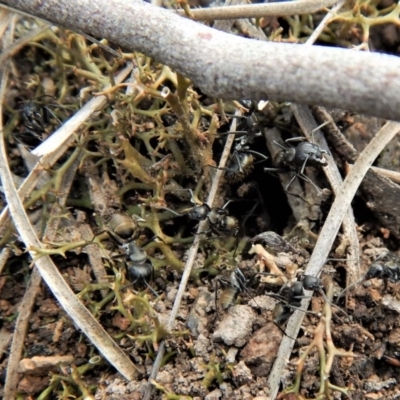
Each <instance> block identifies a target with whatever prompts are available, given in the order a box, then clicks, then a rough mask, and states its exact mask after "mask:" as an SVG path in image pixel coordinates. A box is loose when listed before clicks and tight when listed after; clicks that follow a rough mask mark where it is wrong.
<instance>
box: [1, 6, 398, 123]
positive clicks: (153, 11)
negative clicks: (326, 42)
mask: <svg viewBox="0 0 400 400" xmlns="http://www.w3.org/2000/svg"><path fill="white" fill-rule="evenodd" d="M0 4H4V5H8V6H10V7H14V8H15V9H18V10H21V11H24V12H27V13H30V14H32V15H35V16H37V17H40V18H44V19H47V20H48V21H51V22H52V23H55V24H58V25H60V26H65V27H68V28H70V29H78V30H81V31H84V32H86V33H88V34H91V35H92V36H95V37H106V38H107V39H109V40H111V41H113V42H115V43H116V44H118V45H119V46H121V47H124V48H128V49H132V50H137V51H140V52H143V53H145V54H146V55H147V56H150V57H153V58H155V59H156V60H158V61H160V62H162V63H164V64H167V65H169V66H170V67H172V68H174V69H175V70H176V71H177V72H179V73H180V74H182V75H183V76H186V77H188V78H190V79H191V80H192V81H193V83H194V84H195V85H196V86H198V87H199V88H200V89H201V90H202V91H203V92H204V93H207V94H208V95H211V96H214V97H218V98H230V99H234V98H236V99H240V98H252V99H265V98H268V99H269V100H274V101H292V102H296V103H305V104H317V105H323V106H326V107H331V108H344V109H348V110H350V111H355V112H359V113H364V114H372V115H376V116H379V117H382V118H387V119H392V120H400V99H399V96H398V93H399V91H400V60H399V59H398V58H397V57H393V56H389V55H384V54H378V53H374V54H372V53H365V52H354V51H350V50H345V49H339V48H327V47H318V46H301V45H298V44H287V43H271V42H261V41H256V40H249V39H245V38H240V37H235V36H233V35H230V34H227V33H224V32H219V31H216V30H215V29H212V28H209V27H207V26H204V25H201V24H199V23H197V22H194V21H191V20H188V19H186V18H182V17H180V16H178V15H176V14H174V13H171V12H170V11H168V10H164V9H160V8H157V7H154V6H152V5H150V4H147V3H145V2H142V1H139V0H129V1H126V0H109V1H107V2H106V1H104V0H92V1H91V2H84V3H82V2H79V1H78V0H68V1H67V0H62V1H61V0H43V1H41V6H40V7H38V6H37V2H36V1H35V0H0ZM165 32H168V35H165ZM277 66H278V67H277ZM371 71H373V73H372V72H371ZM232 82H234V83H235V84H234V85H233V84H232Z"/></svg>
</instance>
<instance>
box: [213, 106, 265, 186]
mask: <svg viewBox="0 0 400 400" xmlns="http://www.w3.org/2000/svg"><path fill="white" fill-rule="evenodd" d="M233 118H245V121H244V123H240V124H239V126H238V130H237V131H233V132H225V133H224V135H228V134H234V135H241V136H239V137H238V138H236V139H235V144H234V147H233V151H232V154H231V156H230V158H229V160H228V164H227V166H226V168H223V169H224V170H225V171H226V174H225V177H226V179H227V181H228V182H231V183H235V182H239V181H241V180H243V179H244V178H245V177H246V176H247V175H248V174H249V173H250V171H251V170H252V168H253V166H254V163H255V157H258V158H261V159H262V160H263V161H264V160H267V159H268V157H267V156H265V155H264V154H262V153H260V152H258V151H254V150H251V149H250V146H249V145H250V144H251V143H252V141H253V140H254V139H255V138H256V137H260V136H262V134H261V130H260V129H261V127H260V122H259V121H258V118H257V115H256V113H255V112H254V111H252V112H251V113H250V115H248V116H233ZM241 129H242V130H241ZM213 168H218V167H214V166H213Z"/></svg>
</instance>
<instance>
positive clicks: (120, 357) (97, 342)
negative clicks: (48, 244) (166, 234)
mask: <svg viewBox="0 0 400 400" xmlns="http://www.w3.org/2000/svg"><path fill="white" fill-rule="evenodd" d="M0 139H1V140H0V177H1V181H2V183H3V188H4V192H5V194H6V199H7V203H8V206H9V208H10V214H11V217H12V219H13V222H14V224H15V227H16V229H17V231H18V234H19V235H20V237H21V239H22V241H23V242H24V243H25V246H26V247H27V248H41V247H42V243H41V242H40V241H39V239H38V238H37V236H36V233H35V231H34V230H33V228H32V226H31V225H30V222H29V218H28V216H27V215H26V212H25V210H24V207H23V205H22V202H21V199H20V198H19V196H18V193H17V191H16V189H15V187H14V184H13V181H12V177H11V173H10V169H9V166H8V163H7V156H6V152H5V146H4V136H3V131H1V133H0ZM30 253H31V256H32V257H33V258H34V257H35V256H37V253H36V252H33V251H30ZM35 264H36V267H37V268H38V270H39V272H40V275H41V276H42V278H43V279H44V281H45V282H46V283H47V285H48V287H49V288H50V290H51V291H52V293H53V294H54V296H55V297H56V299H57V300H58V302H59V303H60V304H61V306H62V307H63V308H64V310H65V311H66V313H67V314H68V315H69V316H70V318H71V319H72V320H73V321H74V323H75V324H76V325H77V326H78V327H79V328H80V329H81V330H82V331H83V333H84V334H85V335H86V336H87V337H88V339H89V340H90V341H91V343H93V345H94V346H95V347H96V348H97V349H98V351H99V352H100V353H101V354H102V355H103V356H104V358H106V359H107V360H108V361H109V362H110V364H111V365H113V366H114V368H116V370H117V371H118V372H119V373H121V374H122V375H123V376H124V377H125V378H126V379H127V380H133V379H135V376H136V375H137V368H136V366H135V365H134V364H133V363H132V362H131V360H130V359H129V358H128V357H127V356H126V354H125V353H124V352H123V351H122V350H121V349H120V348H119V347H118V345H117V344H116V343H115V342H114V341H113V340H112V338H111V337H110V336H109V335H108V333H107V332H106V331H105V330H104V328H103V327H102V326H101V325H100V324H99V323H98V322H97V321H96V319H95V318H94V317H93V316H92V314H91V313H90V312H89V311H88V310H87V309H86V308H85V307H84V306H83V304H82V303H81V302H80V301H79V300H78V299H77V297H76V296H75V294H74V293H73V292H72V290H71V289H70V287H69V286H68V285H67V283H66V282H65V281H64V279H63V277H62V275H61V274H60V272H59V271H58V269H57V267H56V266H55V265H54V263H53V262H52V261H51V259H50V257H48V256H43V257H41V258H39V259H37V260H36V262H35Z"/></svg>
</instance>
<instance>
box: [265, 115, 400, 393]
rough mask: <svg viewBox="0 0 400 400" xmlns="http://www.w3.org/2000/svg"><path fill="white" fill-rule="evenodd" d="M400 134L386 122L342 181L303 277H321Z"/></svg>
mask: <svg viewBox="0 0 400 400" xmlns="http://www.w3.org/2000/svg"><path fill="white" fill-rule="evenodd" d="M399 131H400V123H398V122H393V121H389V122H387V123H386V124H385V125H384V126H383V127H382V128H381V129H380V130H379V132H378V133H377V134H376V136H375V137H374V138H373V139H372V140H371V142H370V143H369V144H368V146H367V147H366V148H365V150H364V151H363V152H362V153H361V155H360V157H359V158H358V159H357V161H356V163H355V164H354V167H353V168H352V170H351V171H350V173H349V175H347V177H346V179H345V180H344V182H343V185H342V186H341V189H340V190H339V191H338V195H337V197H336V198H335V201H334V203H333V204H332V207H331V209H330V211H329V214H328V217H327V219H326V221H325V224H324V226H323V227H322V230H321V232H320V234H319V236H318V241H317V243H316V245H315V249H314V252H313V253H312V255H311V258H310V261H309V263H308V266H307V268H306V270H305V272H304V273H305V275H313V276H318V274H319V273H320V271H321V268H322V267H323V265H324V262H325V260H326V259H327V258H328V255H329V251H330V249H331V247H332V244H333V242H334V240H335V238H336V235H337V233H338V231H339V227H340V225H341V223H342V221H343V218H344V216H345V214H346V212H347V210H348V208H349V207H350V204H351V201H352V200H353V198H354V196H355V194H356V192H357V189H358V187H359V186H360V184H361V182H362V180H363V178H364V176H365V174H366V173H367V171H368V169H369V168H370V166H371V165H372V163H373V162H374V160H375V159H376V158H377V157H378V155H379V154H380V153H381V152H382V150H383V149H384V148H385V146H386V145H387V144H388V143H389V142H390V141H391V140H392V139H393V138H394V137H395V136H396V134H397V133H398V132H399ZM309 303H310V299H304V300H303V301H302V304H301V308H303V309H307V308H308V306H309ZM303 317H304V314H303V313H300V312H297V311H296V312H295V313H294V314H293V316H292V317H291V318H290V320H289V322H288V324H287V329H286V333H287V335H288V336H291V337H297V334H298V331H299V329H300V325H301V322H302V320H303ZM288 336H285V337H284V338H283V339H282V342H281V345H280V348H279V351H278V354H277V357H276V362H275V364H274V366H273V368H272V371H271V373H270V376H269V379H268V383H269V385H270V390H271V391H270V396H271V398H272V399H274V398H275V397H276V394H277V392H278V390H279V382H280V377H281V376H282V371H283V368H284V366H285V364H286V360H288V359H289V357H290V354H291V352H292V348H293V345H294V341H293V340H292V339H289V337H288Z"/></svg>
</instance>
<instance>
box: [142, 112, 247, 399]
mask: <svg viewBox="0 0 400 400" xmlns="http://www.w3.org/2000/svg"><path fill="white" fill-rule="evenodd" d="M235 115H241V113H240V112H236V113H235ZM235 130H236V119H233V121H232V123H231V127H230V131H231V132H234V131H235ZM234 140H235V135H234V134H232V135H228V137H227V139H226V143H225V147H224V151H223V152H222V155H221V159H220V162H219V165H218V169H217V171H216V172H215V175H214V179H213V181H212V184H211V188H210V192H209V194H208V198H207V204H208V205H209V206H210V207H212V206H213V203H214V200H215V197H216V195H217V191H218V188H219V183H220V180H221V178H222V176H223V174H224V168H225V165H226V163H227V160H228V157H229V155H230V153H231V147H232V144H233V141H234ZM207 224H208V222H207V220H205V221H201V222H200V223H199V226H198V228H197V232H196V236H195V240H194V242H193V244H192V246H191V247H190V249H189V254H188V258H187V261H186V264H185V268H184V270H183V274H182V278H181V282H180V284H179V288H178V293H177V294H176V297H175V302H174V305H173V307H172V311H171V315H170V317H169V319H168V325H167V329H168V330H171V329H172V328H173V324H174V322H175V318H176V316H177V314H178V311H179V307H180V305H181V302H182V298H183V295H184V293H185V290H186V286H187V283H188V281H189V277H190V273H191V271H192V267H193V264H194V261H195V259H196V256H197V252H198V249H199V245H200V241H201V234H202V232H204V231H205V230H206V228H207ZM164 353H165V341H163V342H162V343H161V344H160V348H159V350H158V354H157V358H156V359H155V361H154V364H153V368H152V370H151V373H150V376H149V380H148V382H149V383H148V386H147V388H146V392H145V394H144V397H143V400H150V399H151V394H152V391H153V386H152V383H151V381H152V380H154V379H155V378H156V376H157V373H158V370H159V369H160V365H161V361H162V359H163V357H164Z"/></svg>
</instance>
